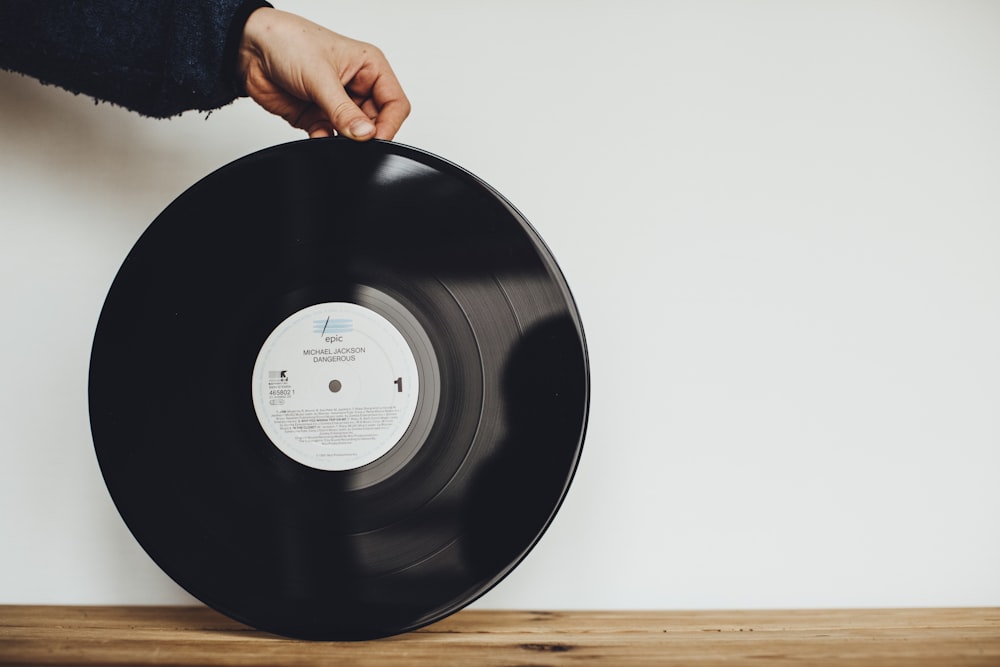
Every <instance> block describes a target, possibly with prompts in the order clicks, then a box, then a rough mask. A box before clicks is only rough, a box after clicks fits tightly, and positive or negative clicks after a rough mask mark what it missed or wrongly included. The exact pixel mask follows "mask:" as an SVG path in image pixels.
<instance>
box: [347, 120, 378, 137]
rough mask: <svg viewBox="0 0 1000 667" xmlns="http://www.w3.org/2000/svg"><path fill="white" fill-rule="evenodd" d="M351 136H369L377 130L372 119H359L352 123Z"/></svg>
mask: <svg viewBox="0 0 1000 667" xmlns="http://www.w3.org/2000/svg"><path fill="white" fill-rule="evenodd" d="M349 129H350V130H351V136H354V137H367V136H368V135H369V134H372V133H374V132H375V125H374V124H373V123H372V122H371V121H370V120H361V119H358V120H356V121H354V122H353V123H351V127H350V128H349Z"/></svg>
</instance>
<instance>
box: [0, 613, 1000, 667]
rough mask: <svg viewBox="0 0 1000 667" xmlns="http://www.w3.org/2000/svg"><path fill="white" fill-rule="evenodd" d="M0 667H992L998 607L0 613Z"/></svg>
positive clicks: (998, 655) (998, 640) (998, 639)
mask: <svg viewBox="0 0 1000 667" xmlns="http://www.w3.org/2000/svg"><path fill="white" fill-rule="evenodd" d="M0 664H3V665H268V666H274V665H282V666H285V665H287V666H295V665H357V666H364V665H379V666H382V665H391V664H402V665H470V664H472V665H561V664H589V665H605V664H606V665H628V664H653V665H694V666H697V667H707V666H710V665H734V664H754V665H772V664H781V665H852V666H855V665H907V666H913V665H927V666H931V665H933V666H934V667H946V666H948V665H984V666H990V667H997V666H1000V608H983V609H890V610H826V611H694V612H680V611H667V612H657V611H635V612H622V611H607V612H601V611H591V612H579V611H573V612H559V611H534V612H533V611H479V610H465V611H462V612H460V613H458V614H455V615H454V616H451V617H450V618H447V619H445V620H443V621H441V622H439V623H436V624H434V625H432V626H430V627H427V628H424V629H422V630H419V631H417V632H413V633H410V634H408V635H402V636H397V637H390V638H388V639H380V640H377V641H367V642H340V643H338V642H308V641H298V640H292V639H285V638H281V637H275V636H273V635H269V634H267V633H263V632H258V631H256V630H252V629H250V628H247V627H246V626H244V625H241V624H239V623H236V622H234V621H231V620H229V619H228V618H225V617H223V616H221V615H219V614H217V613H216V612H214V611H211V610H209V609H206V608H203V607H64V606H60V607H52V606H0Z"/></svg>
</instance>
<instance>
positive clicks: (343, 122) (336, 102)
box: [316, 82, 375, 141]
mask: <svg viewBox="0 0 1000 667" xmlns="http://www.w3.org/2000/svg"><path fill="white" fill-rule="evenodd" d="M338 83H339V82H338ZM316 104H317V105H318V106H319V107H320V109H322V110H323V113H324V114H325V115H326V117H327V118H329V119H330V124H331V125H333V129H335V130H336V131H337V134H341V135H343V136H345V137H348V138H349V139H355V140H358V141H364V140H365V139H371V138H372V137H373V136H375V123H373V122H372V121H371V119H370V118H368V116H367V115H365V112H364V111H362V110H361V108H360V107H358V105H357V104H355V103H354V100H352V99H351V98H350V97H349V96H348V94H347V91H345V90H344V89H343V87H341V86H339V85H328V86H326V87H325V90H323V94H322V95H317V99H316Z"/></svg>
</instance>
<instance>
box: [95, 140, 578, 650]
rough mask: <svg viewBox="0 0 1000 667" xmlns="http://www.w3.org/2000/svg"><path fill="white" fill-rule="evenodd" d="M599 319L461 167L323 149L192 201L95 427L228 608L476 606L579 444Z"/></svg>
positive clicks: (181, 213)
mask: <svg viewBox="0 0 1000 667" xmlns="http://www.w3.org/2000/svg"><path fill="white" fill-rule="evenodd" d="M588 404H589V370H588V361H587V352H586V347H585V343H584V336H583V330H582V327H581V324H580V319H579V315H578V313H577V311H576V307H575V305H574V303H573V300H572V297H571V295H570V291H569V288H568V286H567V284H566V281H565V279H564V277H563V276H562V274H561V272H560V270H559V268H558V265H557V264H556V262H555V260H554V259H553V257H552V255H551V253H550V252H549V251H548V249H547V248H546V247H545V245H544V243H543V242H542V240H541V239H540V238H539V236H538V234H537V233H536V232H535V230H534V229H533V228H532V227H531V226H530V224H529V223H528V222H527V221H526V220H525V219H524V218H523V216H521V215H520V214H519V213H518V212H517V211H516V210H515V209H514V208H513V207H512V206H511V205H510V204H509V203H508V202H507V201H506V200H505V199H504V198H503V197H502V196H500V195H499V194H498V193H497V192H496V191H494V190H493V189H491V188H490V187H489V186H487V185H486V184H484V183H483V182H482V181H480V180H479V179H477V178H476V177H474V176H472V175H471V174H469V173H468V172H466V171H465V170H463V169H461V168H460V167H458V166H456V165H454V164H451V163H449V162H447V161H445V160H442V159H440V158H437V157H435V156H433V155H430V154H428V153H425V152H422V151H419V150H416V149H413V148H409V147H406V146H402V145H400V144H394V143H389V142H368V143H366V144H358V143H354V142H350V141H347V140H342V139H324V140H306V141H300V142H294V143H290V144H285V145H282V146H277V147H274V148H271V149H267V150H264V151H261V152H259V153H255V154H253V155H250V156H248V157H245V158H243V159H241V160H237V161H236V162H233V163H231V164H229V165H227V166H225V167H223V168H221V169H219V170H218V171H216V172H214V173H212V174H210V175H209V176H207V177H206V178H204V179H203V180H202V181H200V182H198V183H197V184H195V185H194V186H193V187H191V188H190V189H189V190H187V191H186V192H184V193H183V194H182V195H180V196H179V197H178V198H177V199H176V200H175V201H174V202H172V203H171V204H170V205H169V206H168V207H167V208H166V209H165V210H164V211H163V213H162V214H161V215H160V216H159V217H158V218H157V219H156V220H155V221H154V222H153V223H152V224H151V225H150V226H149V228H148V229H147V230H146V232H145V233H144V234H143V235H142V237H141V238H140V239H139V241H138V242H137V243H136V244H135V247H134V248H133V249H132V251H131V252H130V253H129V255H128V257H127V258H126V260H125V261H124V263H123V265H122V267H121V269H120V271H119V273H118V275H117V277H116V278H115V281H114V283H113V284H112V286H111V289H110V290H109V293H108V296H107V299H106V301H105V305H104V309H103V311H102V313H101V317H100V320H99V323H98V327H97V332H96V335H95V338H94V345H93V350H92V357H91V369H90V411H91V428H92V432H93V436H94V443H95V448H96V451H97V456H98V460H99V462H100V466H101V471H102V473H103V475H104V478H105V481H106V483H107V486H108V489H109V491H110V493H111V496H112V498H113V499H114V501H115V504H116V506H117V508H118V510H119V512H120V513H121V515H122V517H123V519H124V520H125V522H126V524H127V525H128V527H129V529H130V530H131V531H132V533H133V535H134V536H135V537H136V539H137V540H138V542H139V543H140V544H141V545H142V547H143V548H144V549H145V550H146V552H147V553H148V554H149V555H150V556H151V557H152V558H153V560H154V561H156V563H157V564H158V565H159V566H160V567H161V568H162V569H163V570H164V571H165V572H166V573H167V574H168V575H169V576H170V577H172V578H173V579H174V580H175V581H176V582H177V583H178V584H180V585H181V586H182V587H184V588H185V589H186V590H187V591H188V592H190V593H191V594H192V595H194V596H195V597H197V598H198V599H200V600H202V601H203V602H205V603H206V604H208V605H209V606H212V607H214V608H216V609H217V610H219V611H221V612H223V613H225V614H227V615H229V616H231V617H233V618H236V619H237V620H240V621H242V622H244V623H247V624H249V625H252V626H254V627H257V628H260V629H263V630H267V631H270V632H274V633H278V634H283V635H288V636H293V637H302V638H310V639H335V640H356V639H369V638H375V637H382V636H387V635H392V634H396V633H400V632H406V631H409V630H413V629H416V628H418V627H421V626H423V625H426V624H428V623H431V622H434V621H436V620H439V619H440V618H443V617H444V616H446V615H448V614H450V613H453V612H455V611H457V610H459V609H461V608H462V607H464V606H466V605H467V604H469V603H470V602H472V601H473V600H475V599H476V598H478V597H479V596H481V595H482V594H483V593H485V592H486V591H488V590H489V589H490V588H492V587H493V586H494V585H496V583H497V582H499V581H500V580H501V579H502V578H503V577H504V576H506V575H507V574H508V573H509V572H510V571H511V570H512V569H513V568H514V567H516V565H517V564H518V563H519V562H520V561H521V560H522V559H523V558H524V556H525V555H526V554H527V553H528V551H529V550H530V549H531V548H532V547H533V546H534V545H535V543H536V542H537V541H538V539H539V538H540V537H541V535H542V534H543V533H544V531H545V529H546V528H547V527H548V525H549V523H550V522H551V520H552V518H553V516H554V515H555V513H556V511H557V510H558V508H559V505H560V504H561V502H562V500H563V498H564V496H565V494H566V491H567V489H568V487H569V484H570V481H571V480H572V477H573V473H574V471H575V469H576V465H577V462H578V459H579V456H580V451H581V448H582V445H583V438H584V433H585V429H586V421H587V413H588Z"/></svg>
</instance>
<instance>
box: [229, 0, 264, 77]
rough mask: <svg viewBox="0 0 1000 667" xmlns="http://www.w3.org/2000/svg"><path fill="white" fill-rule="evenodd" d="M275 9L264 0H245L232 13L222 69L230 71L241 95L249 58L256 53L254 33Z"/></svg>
mask: <svg viewBox="0 0 1000 667" xmlns="http://www.w3.org/2000/svg"><path fill="white" fill-rule="evenodd" d="M274 11H276V10H275V9H274V8H273V6H272V5H271V3H269V2H266V0H246V1H245V2H243V3H242V4H241V5H240V6H239V7H238V8H237V10H236V12H235V13H234V14H233V18H232V21H231V23H230V25H229V35H228V37H227V39H226V50H225V52H224V57H223V66H224V68H225V70H224V71H226V72H230V73H231V76H232V77H233V81H234V86H235V88H236V90H237V93H238V94H239V95H241V96H243V95H246V90H245V84H244V82H245V80H246V72H247V68H248V66H249V61H250V58H252V57H253V56H254V54H255V53H256V47H255V46H254V45H255V43H256V41H255V40H254V35H255V34H257V33H258V31H259V30H262V29H263V28H262V27H261V26H262V24H263V23H265V22H266V16H267V14H268V13H270V12H274Z"/></svg>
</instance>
